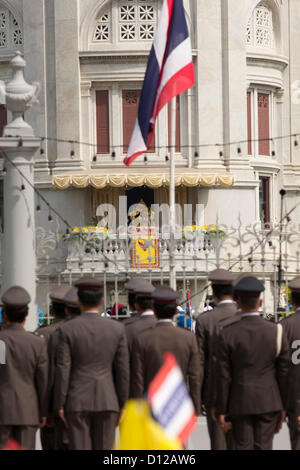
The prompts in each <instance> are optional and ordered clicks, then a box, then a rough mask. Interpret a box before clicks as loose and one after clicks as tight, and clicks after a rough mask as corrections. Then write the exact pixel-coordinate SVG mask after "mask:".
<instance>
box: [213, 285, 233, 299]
mask: <svg viewBox="0 0 300 470" xmlns="http://www.w3.org/2000/svg"><path fill="white" fill-rule="evenodd" d="M212 291H213V294H214V296H215V297H217V298H218V299H222V298H223V297H233V287H232V286H231V285H223V284H213V285H212Z"/></svg>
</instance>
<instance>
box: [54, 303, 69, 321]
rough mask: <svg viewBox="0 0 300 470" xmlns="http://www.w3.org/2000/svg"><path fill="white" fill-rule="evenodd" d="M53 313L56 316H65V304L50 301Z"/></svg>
mask: <svg viewBox="0 0 300 470" xmlns="http://www.w3.org/2000/svg"><path fill="white" fill-rule="evenodd" d="M52 309H53V314H54V316H55V317H57V318H66V312H65V304H60V303H57V302H52Z"/></svg>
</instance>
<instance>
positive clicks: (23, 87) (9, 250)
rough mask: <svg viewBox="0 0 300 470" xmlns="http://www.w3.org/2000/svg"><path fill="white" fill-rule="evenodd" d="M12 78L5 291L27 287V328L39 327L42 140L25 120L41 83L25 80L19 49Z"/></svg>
mask: <svg viewBox="0 0 300 470" xmlns="http://www.w3.org/2000/svg"><path fill="white" fill-rule="evenodd" d="M10 65H11V68H12V70H13V78H12V80H11V81H10V82H8V83H7V84H6V106H7V109H8V110H9V111H11V112H12V119H13V120H12V122H11V123H10V124H8V125H7V126H6V127H5V128H4V135H3V137H2V138H0V151H1V153H3V154H4V157H5V167H6V175H5V177H4V246H3V259H2V267H3V269H2V293H3V292H4V291H5V290H6V289H8V288H9V287H11V286H14V285H19V286H22V287H24V288H25V289H26V290H27V291H28V292H29V294H30V297H31V304H30V311H29V315H28V317H27V321H26V329H28V330H30V331H33V330H34V329H35V328H36V327H37V306H36V254H35V220H34V219H35V214H34V189H33V185H34V154H35V152H36V150H37V149H38V148H39V147H40V139H38V138H36V137H35V136H34V132H33V129H32V127H31V126H30V125H29V124H27V123H26V122H25V121H24V118H23V116H24V112H25V110H26V109H28V108H29V107H31V105H32V104H33V103H34V102H37V96H38V94H39V90H40V86H39V84H38V83H34V84H33V85H29V84H28V83H26V82H25V80H24V68H25V65H26V62H25V61H24V59H23V58H22V57H21V53H20V52H17V53H16V56H15V57H14V58H13V59H12V61H11V63H10Z"/></svg>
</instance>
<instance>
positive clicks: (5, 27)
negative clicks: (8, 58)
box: [0, 7, 23, 52]
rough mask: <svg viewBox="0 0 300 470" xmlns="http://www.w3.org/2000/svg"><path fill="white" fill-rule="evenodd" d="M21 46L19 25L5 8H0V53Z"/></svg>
mask: <svg viewBox="0 0 300 470" xmlns="http://www.w3.org/2000/svg"><path fill="white" fill-rule="evenodd" d="M22 46H23V33H22V29H21V27H20V25H19V23H18V22H17V20H16V19H15V18H14V16H13V14H12V13H11V12H10V11H9V10H8V9H7V8H3V7H0V52H1V50H14V49H18V48H20V47H22Z"/></svg>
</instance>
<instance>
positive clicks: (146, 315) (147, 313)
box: [141, 310, 154, 318]
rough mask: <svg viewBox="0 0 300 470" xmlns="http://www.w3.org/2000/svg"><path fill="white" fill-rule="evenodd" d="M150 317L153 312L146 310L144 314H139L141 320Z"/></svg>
mask: <svg viewBox="0 0 300 470" xmlns="http://www.w3.org/2000/svg"><path fill="white" fill-rule="evenodd" d="M150 316H154V312H153V310H147V311H146V312H143V313H142V314H141V318H143V317H150Z"/></svg>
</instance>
